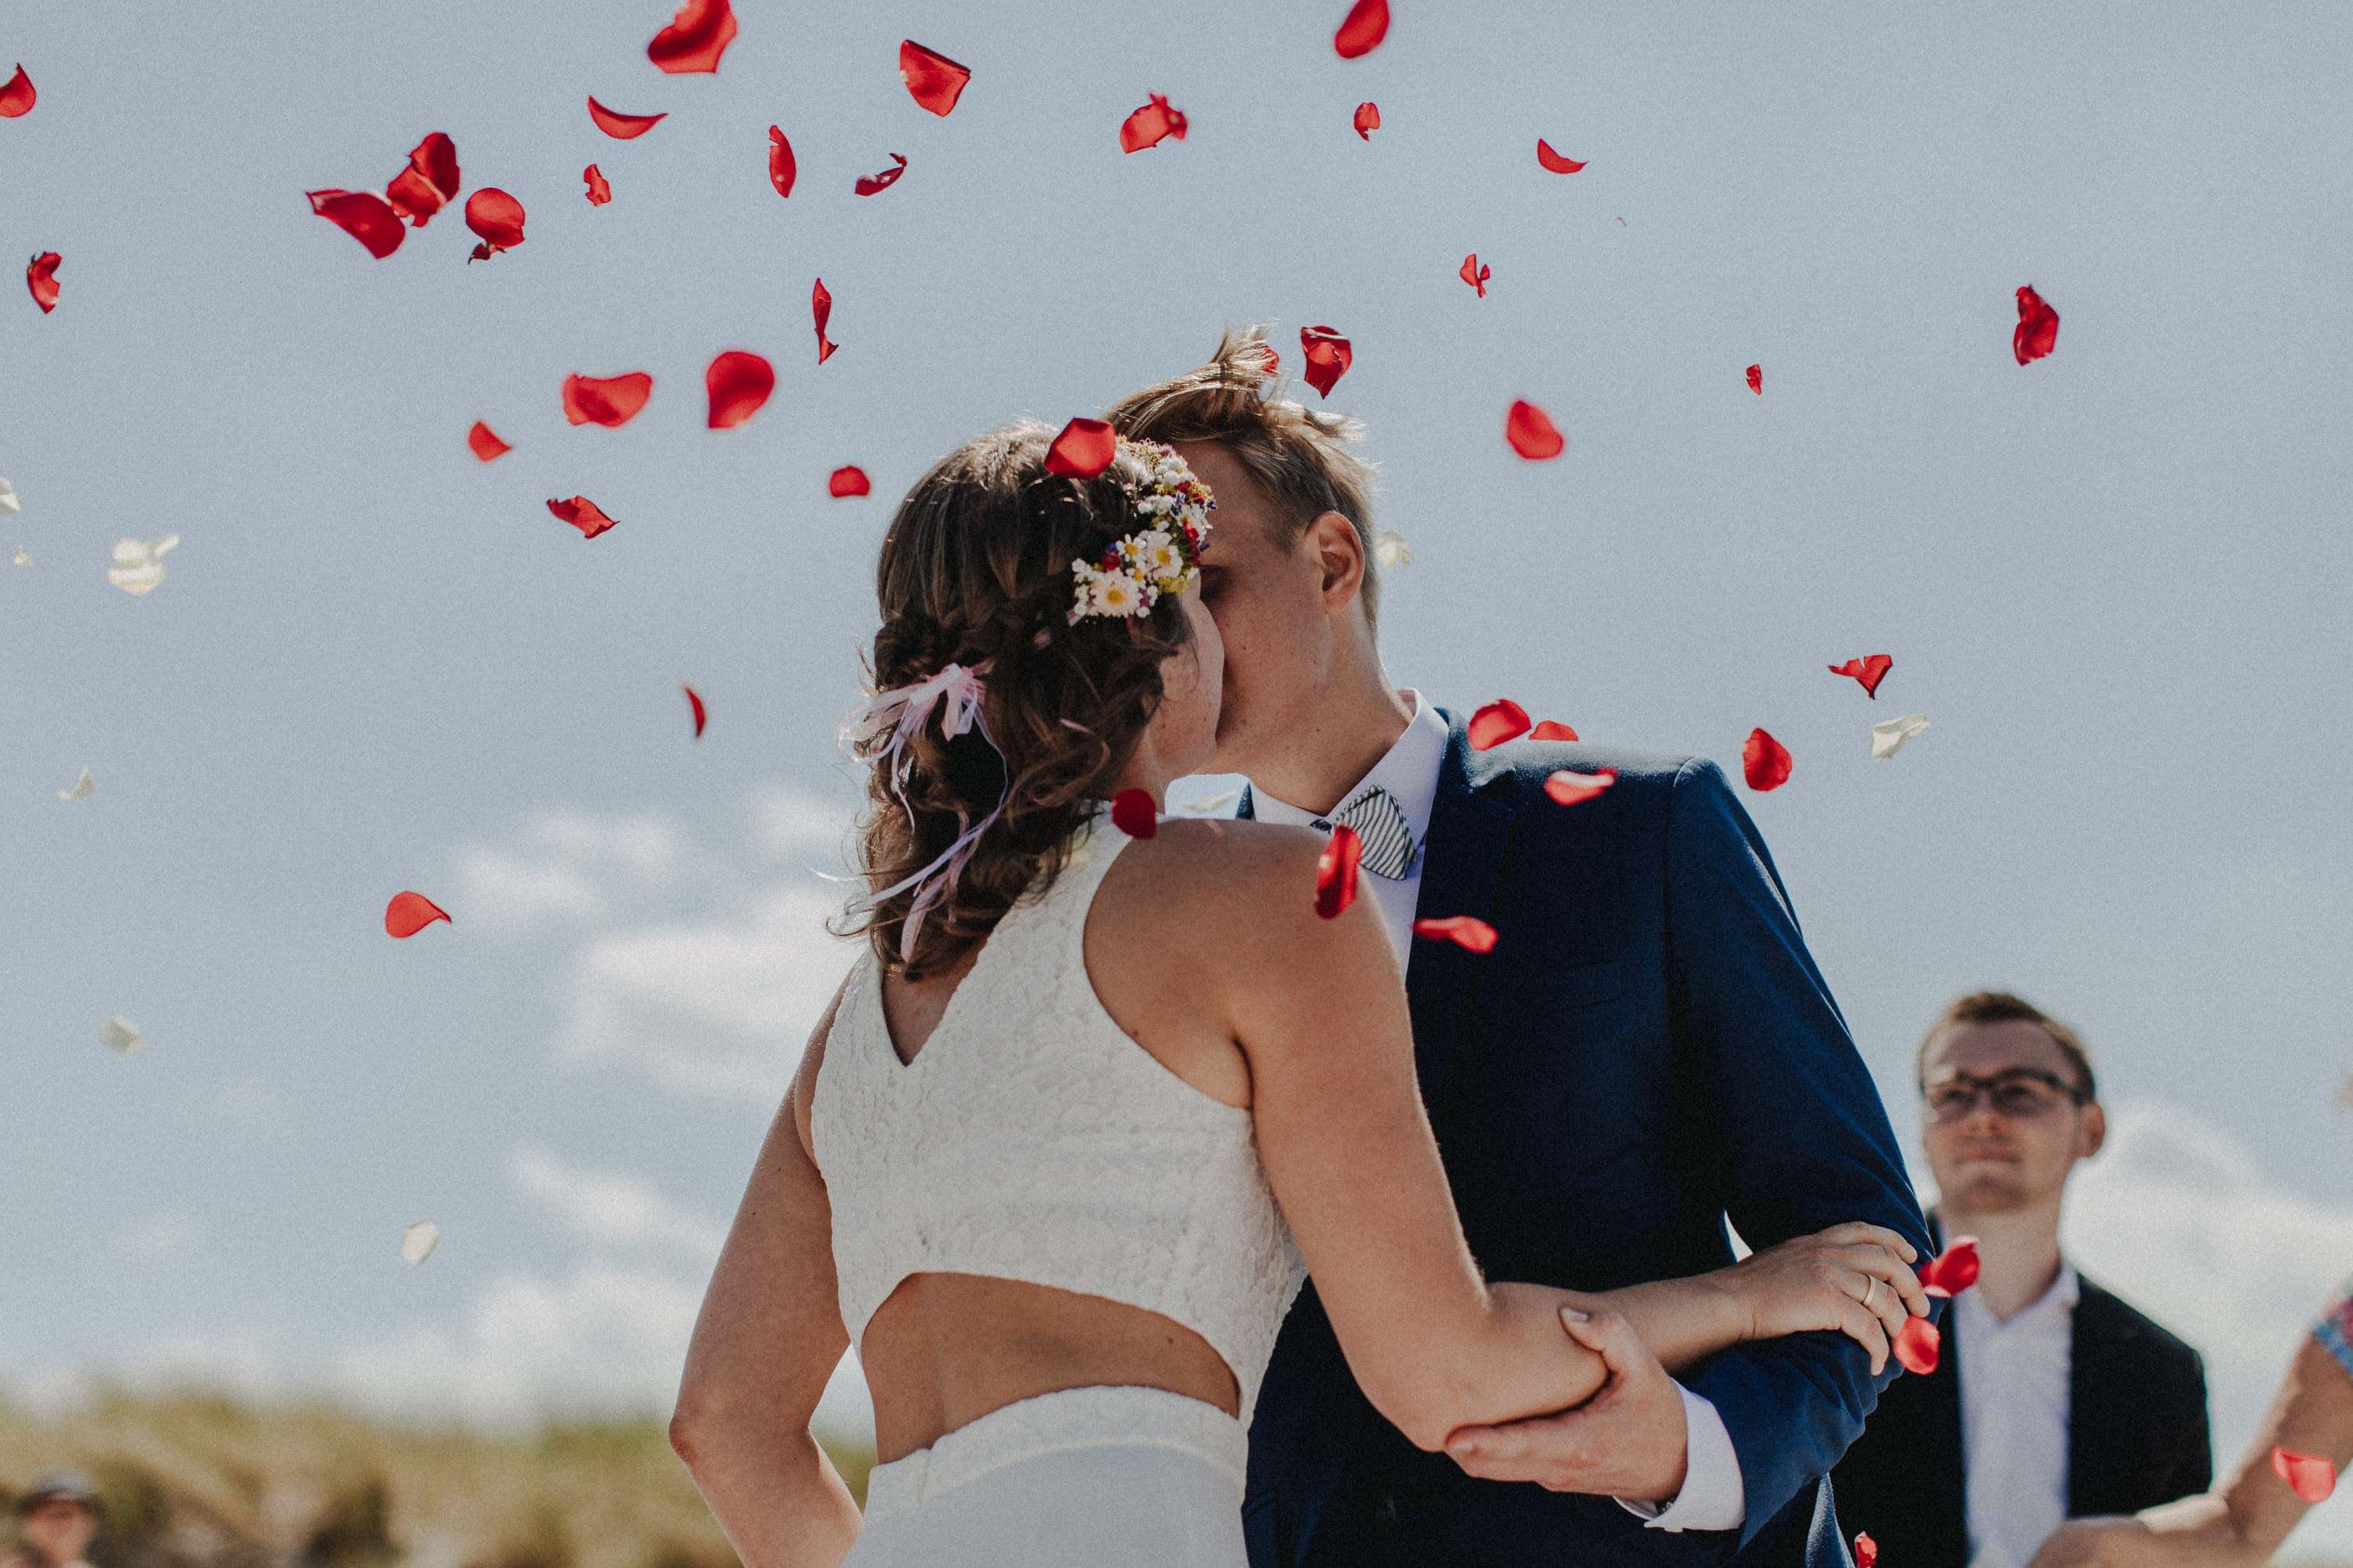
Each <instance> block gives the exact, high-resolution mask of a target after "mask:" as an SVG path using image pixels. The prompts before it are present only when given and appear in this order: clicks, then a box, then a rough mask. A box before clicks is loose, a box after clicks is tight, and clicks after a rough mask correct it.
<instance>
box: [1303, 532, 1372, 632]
mask: <svg viewBox="0 0 2353 1568" xmlns="http://www.w3.org/2000/svg"><path fill="white" fill-rule="evenodd" d="M1299 547H1300V549H1301V550H1302V551H1303V552H1308V553H1310V554H1312V556H1313V557H1314V561H1315V563H1316V566H1317V570H1318V574H1319V582H1320V585H1321V588H1322V592H1323V595H1324V614H1326V615H1338V614H1339V613H1340V612H1341V611H1343V610H1345V609H1346V608H1347V607H1348V605H1351V604H1353V603H1355V602H1356V599H1357V597H1358V595H1359V594H1360V593H1361V592H1362V591H1363V588H1364V585H1365V569H1366V566H1367V565H1369V564H1370V563H1368V562H1366V559H1365V542H1364V541H1363V540H1362V539H1361V538H1359V537H1358V536H1357V534H1356V524H1355V523H1353V522H1350V521H1348V520H1347V519H1346V518H1345V517H1343V516H1342V515H1341V514H1340V513H1338V512H1336V511H1325V512H1318V513H1316V514H1315V516H1314V518H1313V519H1312V520H1310V521H1309V522H1308V524H1307V527H1306V529H1305V531H1303V532H1302V534H1301V535H1300V540H1299Z"/></svg>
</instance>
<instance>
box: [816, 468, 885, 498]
mask: <svg viewBox="0 0 2353 1568" xmlns="http://www.w3.org/2000/svg"><path fill="white" fill-rule="evenodd" d="M873 492H874V487H873V486H872V485H871V484H870V483H869V482H868V481H867V479H866V470H865V469H864V468H860V467H859V466H858V465H857V464H855V463H851V464H849V465H848V466H847V467H844V468H836V469H834V470H833V472H832V473H831V474H830V475H828V476H827V479H826V481H825V493H826V494H828V495H829V496H862V495H871V494H872V493H873Z"/></svg>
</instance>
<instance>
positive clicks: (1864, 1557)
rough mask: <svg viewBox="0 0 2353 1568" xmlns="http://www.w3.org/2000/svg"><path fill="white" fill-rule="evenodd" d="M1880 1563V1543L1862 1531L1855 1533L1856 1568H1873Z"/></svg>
mask: <svg viewBox="0 0 2353 1568" xmlns="http://www.w3.org/2000/svg"><path fill="white" fill-rule="evenodd" d="M1878 1561H1879V1542H1876V1541H1873V1539H1872V1538H1871V1537H1870V1536H1868V1535H1866V1534H1864V1533H1863V1532H1862V1531H1859V1530H1858V1531H1855V1532H1854V1568H1873V1565H1874V1564H1876V1563H1878Z"/></svg>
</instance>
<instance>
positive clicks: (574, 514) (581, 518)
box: [547, 496, 621, 539]
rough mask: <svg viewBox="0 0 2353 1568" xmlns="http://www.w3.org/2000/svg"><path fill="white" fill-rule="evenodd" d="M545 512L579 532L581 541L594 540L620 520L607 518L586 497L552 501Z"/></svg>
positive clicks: (594, 503)
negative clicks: (550, 513) (549, 512)
mask: <svg viewBox="0 0 2353 1568" xmlns="http://www.w3.org/2000/svg"><path fill="white" fill-rule="evenodd" d="M547 510H550V511H552V512H554V514H555V515H556V516H557V517H559V518H561V519H563V520H564V521H565V522H568V523H570V524H571V525H572V526H573V527H575V528H576V529H578V530H579V531H580V537H581V538H583V539H594V538H596V536H597V535H598V534H600V533H602V532H604V531H606V530H607V529H608V528H610V527H612V526H613V525H614V524H615V523H617V522H618V521H621V520H620V519H619V518H617V517H607V516H606V515H605V514H604V512H602V511H601V510H598V509H597V506H596V502H595V501H593V500H589V499H588V498H587V497H586V496H574V497H573V498H572V499H571V500H552V501H549V502H548V503H547Z"/></svg>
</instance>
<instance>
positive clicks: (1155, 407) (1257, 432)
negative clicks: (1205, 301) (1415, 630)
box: [1105, 327, 1381, 626]
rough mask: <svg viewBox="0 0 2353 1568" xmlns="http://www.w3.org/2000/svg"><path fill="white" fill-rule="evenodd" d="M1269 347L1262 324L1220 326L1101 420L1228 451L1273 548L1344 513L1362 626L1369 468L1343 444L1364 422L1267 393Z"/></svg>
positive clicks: (1370, 601) (1368, 602)
mask: <svg viewBox="0 0 2353 1568" xmlns="http://www.w3.org/2000/svg"><path fill="white" fill-rule="evenodd" d="M1274 353H1275V351H1274V350H1273V349H1272V348H1271V347H1270V346H1269V345H1268V343H1267V341H1266V331H1265V329H1264V328H1262V327H1244V328H1243V329H1241V330H1240V331H1235V330H1233V329H1232V328H1230V327H1229V328H1228V329H1226V331H1225V335H1224V336H1223V337H1221V338H1220V339H1219V342H1218V352H1217V353H1215V354H1214V355H1212V356H1211V357H1210V360H1209V363H1207V364H1205V365H1203V366H1201V367H1200V368H1199V369H1198V370H1188V371H1187V372H1186V373H1185V374H1182V375H1179V376H1175V377H1172V378H1170V379H1169V380H1167V381H1164V382H1160V383H1158V384H1155V385H1152V386H1147V387H1145V389H1144V390H1143V391H1141V392H1137V393H1132V394H1130V395H1128V396H1126V397H1124V398H1123V399H1121V400H1120V402H1119V403H1118V404H1117V405H1114V406H1113V408H1111V409H1110V410H1109V412H1108V413H1107V414H1106V415H1105V417H1106V418H1108V419H1109V420H1110V421H1111V423H1112V426H1113V428H1115V429H1117V430H1118V431H1119V433H1120V434H1121V435H1123V436H1129V437H1135V438H1136V439H1139V440H1145V441H1166V442H1167V443H1168V444H1169V445H1170V446H1179V445H1182V444H1183V443H1185V442H1187V441H1214V442H1216V443H1217V444H1218V445H1219V446H1220V447H1224V448H1225V449H1226V450H1227V451H1229V452H1230V453H1232V454H1233V457H1234V460H1235V461H1236V462H1238V463H1240V464H1241V466H1242V468H1243V469H1244V470H1245V471H1246V472H1248V473H1249V475H1250V479H1252V480H1253V481H1254V482H1255V483H1256V484H1257V485H1258V488H1259V489H1261V491H1263V492H1265V495H1266V499H1267V500H1268V501H1269V502H1270V503H1271V508H1272V511H1273V516H1274V526H1275V529H1276V533H1275V537H1274V538H1273V540H1272V541H1271V542H1272V543H1273V544H1274V545H1275V546H1276V547H1277V548H1278V549H1282V550H1289V549H1291V548H1292V547H1293V545H1295V544H1297V543H1298V542H1299V536H1300V535H1301V534H1302V533H1303V532H1305V531H1306V530H1307V525H1308V524H1309V523H1311V522H1313V521H1315V519H1316V518H1317V517H1318V516H1320V515H1322V514H1323V513H1324V512H1327V511H1336V512H1338V513H1339V514H1340V515H1341V516H1342V517H1345V518H1346V519H1347V520H1348V521H1349V524H1350V525H1351V526H1352V527H1354V528H1355V529H1356V540H1357V542H1358V543H1360V544H1362V545H1363V546H1364V549H1365V577H1364V583H1363V585H1362V586H1361V587H1359V588H1358V589H1357V590H1356V597H1357V600H1358V602H1360V603H1361V604H1362V605H1364V606H1365V623H1366V625H1367V626H1373V625H1376V624H1377V622H1378V620H1379V616H1380V600H1381V580H1380V573H1379V572H1378V570H1377V569H1376V567H1375V566H1374V554H1373V465H1372V464H1370V463H1368V462H1366V461H1365V459H1364V458H1360V457H1358V456H1356V453H1355V452H1354V451H1352V450H1351V449H1350V448H1352V447H1355V446H1356V443H1357V442H1359V441H1361V440H1363V439H1364V435H1365V427H1364V426H1363V424H1362V423H1361V422H1359V421H1357V420H1355V419H1352V418H1350V417H1348V416H1346V415H1343V414H1328V413H1325V412H1324V411H1323V410H1321V409H1316V408H1310V407H1308V406H1307V405H1305V404H1303V403H1299V402H1296V401H1294V400H1293V399H1291V398H1287V397H1282V396H1279V395H1277V394H1278V392H1279V391H1280V390H1281V389H1280V387H1279V385H1278V384H1277V381H1276V378H1275V377H1274V375H1273V374H1270V372H1269V369H1268V367H1269V365H1270V364H1271V363H1274Z"/></svg>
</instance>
